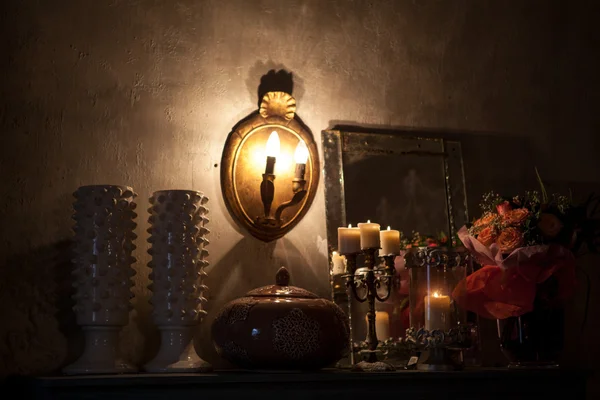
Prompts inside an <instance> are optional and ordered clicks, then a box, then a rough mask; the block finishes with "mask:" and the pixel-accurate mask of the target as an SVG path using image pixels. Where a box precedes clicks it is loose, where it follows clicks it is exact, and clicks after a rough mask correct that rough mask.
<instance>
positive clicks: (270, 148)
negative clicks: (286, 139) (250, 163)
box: [265, 131, 281, 157]
mask: <svg viewBox="0 0 600 400" xmlns="http://www.w3.org/2000/svg"><path fill="white" fill-rule="evenodd" d="M280 148H281V144H280V143H279V135H278V134H277V132H275V131H273V132H271V135H270V136H269V140H267V148H266V150H265V153H266V155H267V157H277V156H279V150H280Z"/></svg>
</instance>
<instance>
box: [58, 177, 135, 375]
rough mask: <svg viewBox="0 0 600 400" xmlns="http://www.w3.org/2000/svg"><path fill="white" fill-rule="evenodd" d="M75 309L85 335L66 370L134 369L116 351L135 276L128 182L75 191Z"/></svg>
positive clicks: (93, 372)
mask: <svg viewBox="0 0 600 400" xmlns="http://www.w3.org/2000/svg"><path fill="white" fill-rule="evenodd" d="M73 195H74V196H75V198H76V200H75V203H74V209H75V213H74V215H73V219H74V220H75V221H76V223H75V226H74V228H73V230H74V231H75V238H74V246H75V248H74V253H75V256H74V259H73V262H74V264H75V268H74V270H73V277H74V282H73V286H74V287H75V294H74V295H73V298H74V300H75V303H76V304H75V306H74V307H73V309H74V310H75V314H76V316H77V323H78V324H79V325H80V326H82V328H83V332H84V335H85V348H84V352H83V354H82V355H81V357H80V358H79V359H78V360H77V361H76V362H75V363H73V364H71V365H69V366H67V367H66V368H65V369H64V372H65V373H66V374H106V373H124V372H133V371H135V370H136V368H135V367H133V366H131V365H129V364H127V363H126V362H124V361H123V360H120V359H119V358H118V356H117V348H118V337H119V331H120V330H121V328H122V327H123V326H125V325H127V323H128V321H129V311H130V310H131V304H130V299H131V298H132V297H133V294H132V293H131V287H132V286H133V282H132V281H131V277H132V276H133V275H135V272H134V270H133V268H131V264H133V263H134V262H135V261H136V260H135V258H134V257H133V256H132V255H131V253H132V251H133V250H134V249H135V246H134V244H133V240H134V239H135V238H136V235H135V234H134V233H133V229H134V228H135V226H136V224H135V222H134V221H133V220H134V218H135V217H136V214H135V212H134V211H133V210H134V209H135V203H134V197H135V193H134V192H133V189H132V188H130V187H128V186H115V185H97V186H82V187H80V188H78V189H77V191H76V192H75V193H74V194H73Z"/></svg>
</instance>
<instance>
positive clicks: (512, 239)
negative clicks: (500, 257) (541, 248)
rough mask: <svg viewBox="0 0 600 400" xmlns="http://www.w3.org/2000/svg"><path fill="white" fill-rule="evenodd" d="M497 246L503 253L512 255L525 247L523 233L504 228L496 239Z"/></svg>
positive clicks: (511, 228)
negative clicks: (515, 250) (516, 250)
mask: <svg viewBox="0 0 600 400" xmlns="http://www.w3.org/2000/svg"><path fill="white" fill-rule="evenodd" d="M496 244H497V245H498V247H499V248H500V251H502V252H503V253H510V252H511V251H513V250H514V249H517V248H519V247H521V246H522V245H523V232H521V231H520V230H519V229H517V228H513V227H508V228H504V230H502V232H500V236H498V239H496Z"/></svg>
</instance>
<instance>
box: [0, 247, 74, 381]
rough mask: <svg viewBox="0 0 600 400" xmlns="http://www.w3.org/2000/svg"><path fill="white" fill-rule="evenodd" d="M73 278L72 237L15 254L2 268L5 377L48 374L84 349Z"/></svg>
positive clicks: (0, 348)
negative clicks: (78, 325) (78, 323)
mask: <svg viewBox="0 0 600 400" xmlns="http://www.w3.org/2000/svg"><path fill="white" fill-rule="evenodd" d="M71 281H72V280H71V242H70V241H69V240H61V241H59V242H56V243H55V244H52V245H49V246H46V247H42V248H38V249H36V250H32V251H30V252H27V253H26V254H19V255H16V256H14V257H11V258H9V259H8V260H6V262H5V263H4V264H3V265H2V266H1V267H0V320H1V321H2V323H1V324H0V377H2V376H7V375H34V374H39V373H48V372H49V371H54V370H56V369H58V368H60V367H61V366H62V365H63V364H64V363H66V362H68V361H69V360H72V359H74V358H76V357H77V355H78V353H80V352H81V350H82V349H83V341H82V335H81V333H80V331H79V330H77V329H76V321H75V314H74V312H73V311H72V306H73V302H72V300H71V295H72V294H73V287H72V285H71ZM67 332H69V333H70V334H68V335H66V338H65V335H63V333H67Z"/></svg>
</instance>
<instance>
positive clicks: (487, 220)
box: [473, 213, 498, 228]
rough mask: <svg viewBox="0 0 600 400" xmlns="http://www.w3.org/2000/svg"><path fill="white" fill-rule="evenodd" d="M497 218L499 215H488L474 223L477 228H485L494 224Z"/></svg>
mask: <svg viewBox="0 0 600 400" xmlns="http://www.w3.org/2000/svg"><path fill="white" fill-rule="evenodd" d="M497 218H498V215H497V214H493V213H487V214H485V215H484V216H483V217H481V218H479V219H478V220H476V221H475V222H473V226H474V227H475V228H485V227H486V226H488V225H490V224H492V223H493V222H494V221H495V220H496V219H497Z"/></svg>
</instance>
